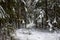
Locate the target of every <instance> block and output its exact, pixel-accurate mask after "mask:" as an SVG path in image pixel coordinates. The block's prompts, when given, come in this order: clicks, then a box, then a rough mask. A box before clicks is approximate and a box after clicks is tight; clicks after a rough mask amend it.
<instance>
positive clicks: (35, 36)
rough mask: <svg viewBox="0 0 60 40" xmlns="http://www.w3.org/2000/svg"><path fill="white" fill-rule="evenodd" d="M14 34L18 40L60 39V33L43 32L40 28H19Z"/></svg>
mask: <svg viewBox="0 0 60 40" xmlns="http://www.w3.org/2000/svg"><path fill="white" fill-rule="evenodd" d="M12 36H13V37H14V38H15V39H16V40H60V34H59V33H56V32H54V33H49V32H42V31H40V30H38V29H36V30H35V29H24V28H22V29H17V30H16V31H15V33H13V34H12Z"/></svg>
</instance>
